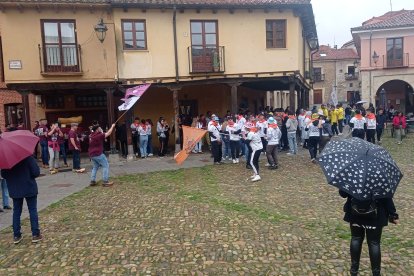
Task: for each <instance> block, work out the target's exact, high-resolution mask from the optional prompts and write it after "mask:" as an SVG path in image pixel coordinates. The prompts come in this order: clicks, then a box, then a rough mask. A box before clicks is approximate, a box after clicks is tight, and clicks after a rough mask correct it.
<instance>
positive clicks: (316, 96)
mask: <svg viewBox="0 0 414 276" xmlns="http://www.w3.org/2000/svg"><path fill="white" fill-rule="evenodd" d="M313 104H322V89H315V90H313Z"/></svg>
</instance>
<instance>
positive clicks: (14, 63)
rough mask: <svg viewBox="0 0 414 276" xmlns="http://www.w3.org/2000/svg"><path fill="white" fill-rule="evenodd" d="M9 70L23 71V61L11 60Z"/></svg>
mask: <svg viewBox="0 0 414 276" xmlns="http://www.w3.org/2000/svg"><path fill="white" fill-rule="evenodd" d="M9 69H16V70H20V69H22V61H21V60H9Z"/></svg>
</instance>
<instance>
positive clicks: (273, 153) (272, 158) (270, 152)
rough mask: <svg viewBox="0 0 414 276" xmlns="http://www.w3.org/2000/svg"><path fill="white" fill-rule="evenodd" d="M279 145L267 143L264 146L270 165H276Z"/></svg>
mask: <svg viewBox="0 0 414 276" xmlns="http://www.w3.org/2000/svg"><path fill="white" fill-rule="evenodd" d="M278 147H279V145H267V147H266V157H267V161H268V162H269V164H270V166H273V167H274V166H277V165H278V162H277V150H278Z"/></svg>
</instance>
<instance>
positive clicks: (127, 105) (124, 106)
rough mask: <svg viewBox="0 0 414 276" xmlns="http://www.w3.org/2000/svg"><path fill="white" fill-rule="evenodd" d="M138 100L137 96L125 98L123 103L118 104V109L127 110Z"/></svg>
mask: <svg viewBox="0 0 414 276" xmlns="http://www.w3.org/2000/svg"><path fill="white" fill-rule="evenodd" d="M138 100H139V97H131V98H128V99H126V100H125V102H124V103H123V104H121V105H120V106H118V110H119V111H127V110H129V109H130V108H131V107H133V106H134V104H135V103H136V102H137V101H138Z"/></svg>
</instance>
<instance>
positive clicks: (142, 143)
mask: <svg viewBox="0 0 414 276" xmlns="http://www.w3.org/2000/svg"><path fill="white" fill-rule="evenodd" d="M147 146H148V135H140V136H139V148H140V150H141V157H147V155H148V154H147Z"/></svg>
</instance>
